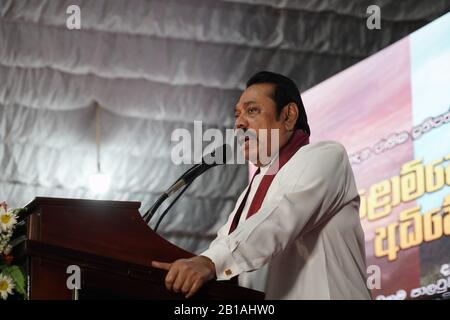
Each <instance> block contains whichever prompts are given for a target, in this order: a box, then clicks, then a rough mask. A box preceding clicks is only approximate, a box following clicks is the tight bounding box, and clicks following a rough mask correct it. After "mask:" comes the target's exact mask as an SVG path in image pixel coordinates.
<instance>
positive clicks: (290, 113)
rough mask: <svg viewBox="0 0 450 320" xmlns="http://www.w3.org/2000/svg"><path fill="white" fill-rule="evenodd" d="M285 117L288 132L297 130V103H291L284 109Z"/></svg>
mask: <svg viewBox="0 0 450 320" xmlns="http://www.w3.org/2000/svg"><path fill="white" fill-rule="evenodd" d="M283 117H284V126H285V128H286V130H287V131H293V130H295V124H296V123H297V119H298V106H297V104H296V103H295V102H290V103H288V104H287V105H286V106H285V107H284V108H283Z"/></svg>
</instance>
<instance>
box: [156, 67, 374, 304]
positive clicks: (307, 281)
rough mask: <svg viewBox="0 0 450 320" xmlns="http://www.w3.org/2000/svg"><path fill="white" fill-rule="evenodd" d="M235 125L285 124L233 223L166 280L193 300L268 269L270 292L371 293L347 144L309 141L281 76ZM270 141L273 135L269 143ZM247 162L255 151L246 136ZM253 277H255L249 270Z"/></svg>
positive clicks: (267, 80) (257, 88)
mask: <svg viewBox="0 0 450 320" xmlns="http://www.w3.org/2000/svg"><path fill="white" fill-rule="evenodd" d="M235 119H236V120H235V127H236V129H242V131H247V130H251V131H254V132H256V140H257V141H258V145H257V149H258V148H261V144H263V143H266V144H269V145H265V146H264V147H266V150H268V151H273V150H270V145H271V144H270V143H269V142H270V141H269V140H270V139H262V136H261V135H260V132H262V130H261V129H266V130H268V131H270V130H277V131H278V135H279V138H278V140H279V141H278V142H279V143H278V146H279V147H278V150H275V151H276V154H277V156H276V162H277V163H276V165H277V170H276V171H275V172H269V171H270V170H272V166H273V165H274V159H272V160H271V161H270V162H269V163H262V162H261V161H259V158H256V161H254V165H256V166H257V167H258V169H257V171H256V172H255V175H254V176H253V178H252V179H251V181H250V183H249V186H248V187H247V188H246V189H245V190H244V191H243V193H242V194H241V195H240V197H239V199H238V201H237V203H236V206H235V209H234V210H233V212H232V213H231V215H230V216H229V218H228V221H227V223H226V224H225V225H224V226H223V227H222V228H220V230H219V231H218V235H217V238H216V239H215V240H214V241H213V242H212V243H211V245H210V247H209V249H208V250H206V251H205V252H203V253H202V254H201V255H199V256H196V257H193V258H190V259H180V260H177V261H175V262H173V263H163V262H157V261H154V262H152V266H153V267H156V268H161V269H165V270H168V273H167V275H166V279H165V282H166V287H167V289H169V290H173V291H175V292H181V293H183V294H185V296H186V297H190V296H192V295H193V294H195V292H197V291H198V289H199V288H200V287H201V286H202V285H203V284H204V283H205V282H207V281H210V280H213V279H217V280H229V279H231V278H233V277H235V276H239V279H240V283H241V284H243V285H245V283H243V282H245V279H244V277H245V275H247V276H248V275H250V276H251V275H252V274H255V270H259V271H256V272H261V270H265V274H264V277H263V278H264V279H263V282H265V285H264V288H263V289H264V291H265V293H266V299H370V292H369V290H368V289H367V287H366V265H365V250H364V234H363V230H362V227H361V223H360V220H359V196H358V191H357V188H356V184H355V180H354V176H353V172H352V168H351V166H350V163H349V160H348V157H347V154H346V151H345V149H344V147H343V146H342V145H340V144H338V143H336V142H330V141H327V142H319V143H314V144H309V136H310V129H309V125H308V122H307V116H306V113H305V109H304V107H303V103H302V100H301V97H300V93H299V90H298V88H297V86H296V85H295V83H294V82H293V81H292V80H291V79H289V78H287V77H284V76H282V75H280V74H276V73H272V72H267V71H263V72H259V73H257V74H255V75H254V76H253V77H252V78H251V79H250V80H249V81H248V82H247V88H246V90H245V91H244V92H243V93H242V95H241V97H240V99H239V101H238V103H237V105H236V108H235ZM264 141H265V142H264ZM243 149H244V150H243V151H244V155H245V158H246V159H247V160H249V159H250V160H251V159H255V158H254V157H253V158H252V154H253V153H255V152H256V153H257V152H258V150H254V149H252V148H251V147H250V146H249V143H248V141H244V143H243ZM247 278H248V277H247Z"/></svg>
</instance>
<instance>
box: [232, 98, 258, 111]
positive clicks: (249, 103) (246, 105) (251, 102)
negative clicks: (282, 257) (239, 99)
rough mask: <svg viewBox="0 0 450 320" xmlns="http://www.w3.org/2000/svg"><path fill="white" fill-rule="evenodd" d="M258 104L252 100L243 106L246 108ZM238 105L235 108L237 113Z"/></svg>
mask: <svg viewBox="0 0 450 320" xmlns="http://www.w3.org/2000/svg"><path fill="white" fill-rule="evenodd" d="M255 103H256V101H253V100H250V101H245V102H244V103H243V105H244V107H248V106H249V105H251V104H255ZM237 107H238V106H237V105H236V106H235V107H234V111H237Z"/></svg>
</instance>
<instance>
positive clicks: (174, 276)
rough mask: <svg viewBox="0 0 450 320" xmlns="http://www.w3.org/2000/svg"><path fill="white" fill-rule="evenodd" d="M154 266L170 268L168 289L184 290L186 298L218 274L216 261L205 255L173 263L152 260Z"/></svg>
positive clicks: (167, 277) (164, 268)
mask: <svg viewBox="0 0 450 320" xmlns="http://www.w3.org/2000/svg"><path fill="white" fill-rule="evenodd" d="M152 267H154V268H158V269H163V270H168V271H169V272H167V275H166V280H165V282H166V288H167V290H172V291H174V292H177V293H178V292H182V293H183V294H184V295H185V297H186V298H189V297H191V296H192V295H193V294H195V293H196V292H197V291H198V290H199V289H200V288H201V287H202V286H203V284H205V282H207V281H209V280H212V279H214V278H215V276H216V267H215V266H214V263H213V262H212V261H211V260H210V259H209V258H207V257H204V256H196V257H193V258H190V259H180V260H177V261H175V262H173V263H166V262H158V261H152Z"/></svg>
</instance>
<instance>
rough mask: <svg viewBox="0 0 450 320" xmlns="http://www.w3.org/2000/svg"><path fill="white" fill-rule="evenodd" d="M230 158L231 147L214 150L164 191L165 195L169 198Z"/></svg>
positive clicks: (225, 146) (226, 146) (225, 145)
mask: <svg viewBox="0 0 450 320" xmlns="http://www.w3.org/2000/svg"><path fill="white" fill-rule="evenodd" d="M230 156H231V147H230V146H229V145H228V144H224V145H222V146H220V147H218V148H216V149H214V150H213V151H212V152H211V153H210V154H207V155H206V156H204V157H203V158H202V163H200V164H197V165H195V166H194V167H192V168H191V169H189V170H188V171H186V172H185V173H184V174H183V175H182V176H181V177H180V178H179V179H178V180H177V181H176V182H175V183H174V184H173V185H172V186H171V187H170V188H169V189H167V190H166V192H165V193H166V194H167V196H168V197H170V196H171V195H172V194H174V193H175V192H177V191H178V190H179V189H180V188H182V187H183V186H185V185H187V184H189V183H190V182H192V181H194V179H195V178H197V177H198V176H200V175H202V174H203V173H204V172H205V171H206V170H208V169H211V168H213V167H215V166H218V165H222V164H225V163H226V162H227V161H228V159H229V158H230Z"/></svg>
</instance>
